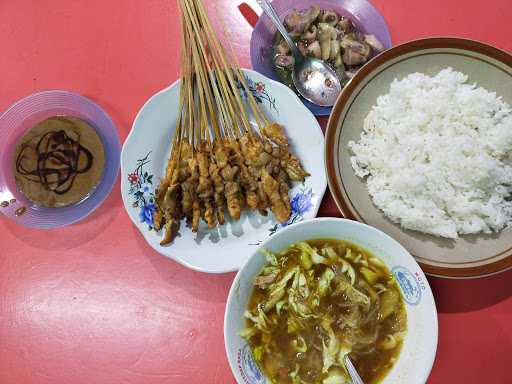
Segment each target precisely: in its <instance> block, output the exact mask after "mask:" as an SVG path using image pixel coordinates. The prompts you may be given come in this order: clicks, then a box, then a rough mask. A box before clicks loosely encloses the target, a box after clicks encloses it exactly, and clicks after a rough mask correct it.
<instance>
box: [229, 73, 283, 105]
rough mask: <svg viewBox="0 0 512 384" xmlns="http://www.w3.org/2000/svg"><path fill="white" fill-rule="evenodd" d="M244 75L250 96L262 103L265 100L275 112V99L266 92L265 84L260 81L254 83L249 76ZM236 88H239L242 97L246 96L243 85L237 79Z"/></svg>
mask: <svg viewBox="0 0 512 384" xmlns="http://www.w3.org/2000/svg"><path fill="white" fill-rule="evenodd" d="M244 77H245V82H246V84H247V88H249V91H251V93H252V96H253V97H254V99H255V100H256V101H257V102H258V103H260V104H263V101H266V102H267V103H268V104H269V106H270V108H271V109H273V110H275V111H276V112H277V108H276V99H275V98H274V97H272V96H270V94H269V93H268V92H267V89H266V86H265V84H264V83H262V82H261V81H259V82H257V83H255V82H254V81H253V80H252V79H251V78H249V77H248V76H244ZM237 87H238V89H240V92H241V94H242V96H243V97H244V98H247V92H246V91H245V87H244V86H243V84H242V82H241V81H240V80H238V83H237Z"/></svg>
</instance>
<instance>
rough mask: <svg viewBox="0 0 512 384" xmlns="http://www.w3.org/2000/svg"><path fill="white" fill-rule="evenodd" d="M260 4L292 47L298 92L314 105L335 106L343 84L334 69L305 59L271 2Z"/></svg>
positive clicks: (310, 58)
mask: <svg viewBox="0 0 512 384" xmlns="http://www.w3.org/2000/svg"><path fill="white" fill-rule="evenodd" d="M258 3H259V4H260V6H261V8H263V11H264V12H265V13H266V14H267V16H268V17H269V18H270V21H272V23H273V24H274V25H275V26H276V28H277V29H278V30H279V32H280V33H281V35H283V38H284V40H285V41H286V43H287V44H288V46H289V47H290V50H291V52H292V56H293V59H294V61H295V64H294V66H293V71H292V79H293V84H294V85H295V88H297V91H299V93H300V94H301V95H302V96H303V97H304V98H305V99H307V100H309V101H311V102H312V103H314V104H317V105H320V106H322V107H330V106H332V105H334V103H335V102H336V99H337V98H338V95H339V94H340V92H341V83H340V80H339V79H338V76H336V72H335V71H334V69H333V68H332V67H331V66H330V65H329V64H327V63H326V62H324V61H322V60H320V59H316V58H312V57H305V56H304V55H303V54H302V53H301V52H300V51H299V49H298V48H297V46H296V45H295V42H294V41H293V40H292V38H291V37H290V35H289V34H288V32H287V31H286V28H285V27H284V25H283V23H281V21H280V20H279V17H278V16H277V13H276V11H275V10H274V8H273V7H272V5H271V4H270V2H269V1H268V0H258Z"/></svg>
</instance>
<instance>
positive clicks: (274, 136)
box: [261, 123, 288, 147]
mask: <svg viewBox="0 0 512 384" xmlns="http://www.w3.org/2000/svg"><path fill="white" fill-rule="evenodd" d="M261 134H262V135H263V136H264V137H266V138H267V139H269V140H270V141H272V142H273V143H275V144H277V145H279V146H280V147H287V146H288V138H287V137H286V134H285V133H284V131H283V126H282V125H281V124H278V123H271V124H269V125H267V126H265V127H264V128H263V129H262V130H261Z"/></svg>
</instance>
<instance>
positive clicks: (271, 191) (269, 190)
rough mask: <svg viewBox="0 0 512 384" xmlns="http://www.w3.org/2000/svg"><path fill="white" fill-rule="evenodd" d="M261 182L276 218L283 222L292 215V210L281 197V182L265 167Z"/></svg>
mask: <svg viewBox="0 0 512 384" xmlns="http://www.w3.org/2000/svg"><path fill="white" fill-rule="evenodd" d="M261 182H262V184H263V189H264V191H265V193H266V194H267V196H268V199H269V200H270V204H271V209H272V212H273V213H274V215H275V216H276V219H277V220H278V221H279V222H281V223H283V222H285V221H286V220H288V218H289V217H290V214H291V210H290V209H289V207H288V206H287V205H286V204H285V203H284V202H283V199H282V198H281V194H280V192H279V183H278V182H277V181H276V180H275V179H274V178H273V177H272V176H271V175H270V174H269V173H268V172H267V171H266V170H265V169H263V170H262V171H261Z"/></svg>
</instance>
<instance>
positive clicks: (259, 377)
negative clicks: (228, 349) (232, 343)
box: [237, 344, 267, 384]
mask: <svg viewBox="0 0 512 384" xmlns="http://www.w3.org/2000/svg"><path fill="white" fill-rule="evenodd" d="M237 365H238V370H239V371H240V374H241V376H242V379H243V380H244V383H246V384H266V383H267V380H266V379H265V377H264V376H263V374H262V373H261V371H260V369H259V367H258V365H257V364H256V362H255V361H254V359H253V358H252V353H251V349H250V347H249V345H247V344H246V345H245V346H244V347H243V348H242V349H239V350H238V356H237Z"/></svg>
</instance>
